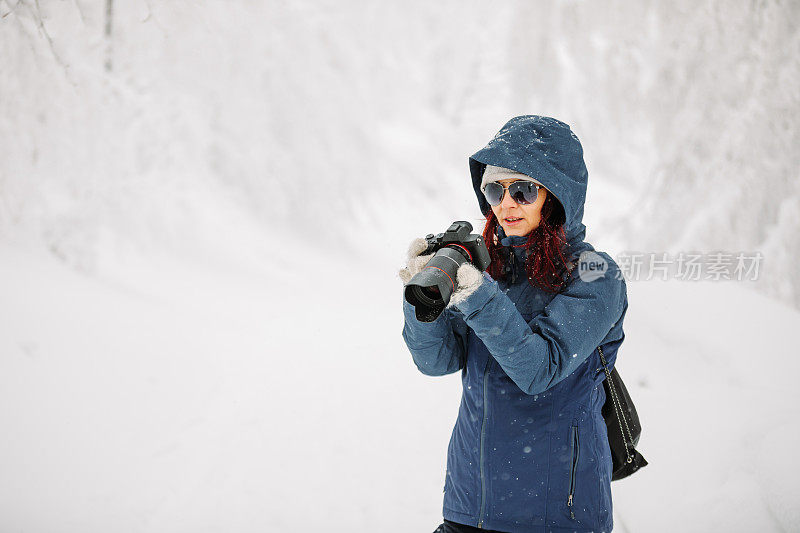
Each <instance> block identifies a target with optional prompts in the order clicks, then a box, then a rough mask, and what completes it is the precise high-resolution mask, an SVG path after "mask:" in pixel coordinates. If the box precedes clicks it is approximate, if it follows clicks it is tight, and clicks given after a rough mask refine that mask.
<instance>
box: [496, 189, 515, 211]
mask: <svg viewBox="0 0 800 533" xmlns="http://www.w3.org/2000/svg"><path fill="white" fill-rule="evenodd" d="M500 207H502V208H503V209H510V208H512V207H517V202H515V201H514V199H513V198H511V193H510V192H508V189H506V190H505V191H503V200H502V201H501V202H500Z"/></svg>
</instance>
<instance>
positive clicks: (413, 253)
mask: <svg viewBox="0 0 800 533" xmlns="http://www.w3.org/2000/svg"><path fill="white" fill-rule="evenodd" d="M427 249H428V241H427V240H425V239H423V238H422V237H418V238H416V239H414V240H413V241H411V244H409V245H408V253H407V258H408V263H407V264H406V266H405V267H403V268H401V269H400V271H399V272H398V275H399V276H400V279H402V280H403V285H408V282H409V281H411V278H413V277H414V276H416V275H417V274H419V272H420V271H421V270H422V269H423V267H424V266H425V265H426V264H427V263H428V261H430V259H431V257H433V254H427V255H419V254H421V253H422V252H424V251H425V250H427Z"/></svg>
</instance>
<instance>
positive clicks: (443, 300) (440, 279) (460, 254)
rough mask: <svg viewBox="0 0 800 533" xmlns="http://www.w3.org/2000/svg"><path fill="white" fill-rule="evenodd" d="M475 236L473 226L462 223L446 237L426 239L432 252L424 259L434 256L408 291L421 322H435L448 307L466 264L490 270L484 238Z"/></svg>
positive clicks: (425, 253)
mask: <svg viewBox="0 0 800 533" xmlns="http://www.w3.org/2000/svg"><path fill="white" fill-rule="evenodd" d="M471 232H472V224H470V223H469V222H467V221H464V220H458V221H456V222H453V223H452V224H451V225H450V227H449V228H447V231H445V232H444V233H439V234H438V235H434V234H432V233H431V234H429V235H426V236H425V240H427V241H428V248H427V249H426V250H425V251H424V252H422V254H420V255H427V254H431V253H433V254H434V255H433V257H431V258H430V260H429V261H428V263H427V264H426V265H425V267H424V268H423V269H422V270H421V271H420V272H419V273H418V274H416V275H415V276H414V277H413V278H411V280H410V281H409V282H408V284H407V285H406V288H405V298H406V301H407V302H408V303H410V304H411V305H413V306H414V314H415V315H416V317H417V320H419V321H420V322H433V321H434V320H436V317H438V316H439V315H440V314H441V313H442V311H444V308H445V307H447V304H448V302H450V296H452V294H453V293H454V292H455V290H456V288H457V286H458V281H457V279H456V272H457V271H458V267H460V266H461V265H462V264H464V263H466V262H470V263H472V265H473V266H474V267H475V268H477V269H478V270H480V271H481V272H483V271H484V270H486V269H487V268H488V267H489V263H491V258H490V257H489V250H488V248H486V243H484V242H483V237H481V236H480V235H475V234H473V233H471Z"/></svg>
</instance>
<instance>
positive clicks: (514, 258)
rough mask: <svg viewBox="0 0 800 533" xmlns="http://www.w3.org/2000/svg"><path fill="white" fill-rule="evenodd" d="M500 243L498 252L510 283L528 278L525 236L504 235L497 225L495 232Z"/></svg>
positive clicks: (526, 239)
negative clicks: (501, 256)
mask: <svg viewBox="0 0 800 533" xmlns="http://www.w3.org/2000/svg"><path fill="white" fill-rule="evenodd" d="M495 233H496V234H497V238H498V240H499V241H500V252H501V254H502V255H503V259H504V262H505V272H506V274H509V275H510V278H509V279H510V283H511V284H514V283H517V282H519V281H521V280H525V279H526V278H527V277H528V274H527V271H526V270H525V261H526V259H527V257H528V250H527V248H526V247H525V244H526V243H527V242H528V237H527V236H521V235H506V232H505V231H504V230H503V226H501V225H500V224H498V225H497V230H496V232H495Z"/></svg>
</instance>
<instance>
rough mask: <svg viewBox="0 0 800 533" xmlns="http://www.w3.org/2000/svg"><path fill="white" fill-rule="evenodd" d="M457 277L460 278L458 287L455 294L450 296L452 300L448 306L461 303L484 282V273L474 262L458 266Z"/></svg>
mask: <svg viewBox="0 0 800 533" xmlns="http://www.w3.org/2000/svg"><path fill="white" fill-rule="evenodd" d="M456 279H457V280H458V287H456V291H455V292H454V293H453V295H452V296H450V302H449V303H448V304H447V307H452V306H454V305H458V304H460V303H461V302H463V301H464V300H466V299H467V298H469V296H470V295H471V294H472V293H473V292H475V291H476V290H478V287H480V286H481V283H483V273H481V271H480V270H478V269H477V268H475V267H474V266H473V265H472V263H464V264H463V265H461V266H460V267H458V271H457V272H456Z"/></svg>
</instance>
